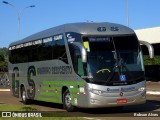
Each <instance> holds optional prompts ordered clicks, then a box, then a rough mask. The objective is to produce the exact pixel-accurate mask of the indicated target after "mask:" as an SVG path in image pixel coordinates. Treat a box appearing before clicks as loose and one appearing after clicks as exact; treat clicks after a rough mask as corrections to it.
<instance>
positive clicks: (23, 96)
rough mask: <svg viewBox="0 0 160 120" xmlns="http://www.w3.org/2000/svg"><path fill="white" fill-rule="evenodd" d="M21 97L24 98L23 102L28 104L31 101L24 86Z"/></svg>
mask: <svg viewBox="0 0 160 120" xmlns="http://www.w3.org/2000/svg"><path fill="white" fill-rule="evenodd" d="M21 98H22V102H23V104H28V103H29V99H27V96H26V91H25V88H24V87H22V90H21Z"/></svg>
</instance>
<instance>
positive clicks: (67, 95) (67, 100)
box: [63, 89, 75, 112]
mask: <svg viewBox="0 0 160 120" xmlns="http://www.w3.org/2000/svg"><path fill="white" fill-rule="evenodd" d="M63 105H64V108H65V109H66V110H67V111H68V112H73V111H74V109H75V108H74V106H73V105H72V103H71V95H70V92H69V90H68V89H67V90H66V91H65V92H64V93H63Z"/></svg>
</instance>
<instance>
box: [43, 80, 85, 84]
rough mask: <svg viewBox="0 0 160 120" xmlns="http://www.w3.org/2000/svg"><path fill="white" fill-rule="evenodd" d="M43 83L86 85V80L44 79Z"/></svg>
mask: <svg viewBox="0 0 160 120" xmlns="http://www.w3.org/2000/svg"><path fill="white" fill-rule="evenodd" d="M43 84H47V85H48V84H49V85H52V84H57V85H59V84H62V85H64V84H65V85H84V84H85V82H84V81H79V82H76V81H71V80H44V81H43Z"/></svg>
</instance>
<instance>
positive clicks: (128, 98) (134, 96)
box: [68, 24, 146, 108]
mask: <svg viewBox="0 0 160 120" xmlns="http://www.w3.org/2000/svg"><path fill="white" fill-rule="evenodd" d="M93 28H95V29H96V30H97V32H96V34H95V33H94V32H92V33H91V32H90V31H89V33H87V32H86V33H83V34H81V40H79V41H81V42H79V41H76V40H75V41H72V42H70V43H69V49H70V52H71V58H72V63H73V66H74V70H75V72H76V73H77V75H79V76H80V77H81V78H82V79H83V80H85V82H86V85H85V87H84V94H80V95H79V97H78V103H77V104H78V106H80V107H88V108H97V107H112V106H127V105H135V104H142V103H145V101H146V87H145V84H146V81H145V75H144V66H143V58H142V51H141V48H140V45H139V41H138V39H137V37H136V35H135V33H134V31H132V30H131V29H129V28H127V27H124V26H120V25H116V24H113V26H112V25H109V26H107V25H105V24H99V25H97V26H94V27H93ZM73 36H74V35H73ZM68 41H69V40H68ZM83 47H84V48H83ZM84 49H85V50H84ZM81 90H82V91H83V88H81Z"/></svg>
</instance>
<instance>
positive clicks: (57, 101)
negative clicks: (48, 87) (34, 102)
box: [38, 97, 62, 103]
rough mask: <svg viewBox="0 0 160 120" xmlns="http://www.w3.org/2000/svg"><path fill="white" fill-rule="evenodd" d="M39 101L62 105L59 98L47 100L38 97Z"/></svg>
mask: <svg viewBox="0 0 160 120" xmlns="http://www.w3.org/2000/svg"><path fill="white" fill-rule="evenodd" d="M38 100H40V101H45V102H55V103H62V101H61V100H59V99H58V98H45V97H38Z"/></svg>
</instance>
